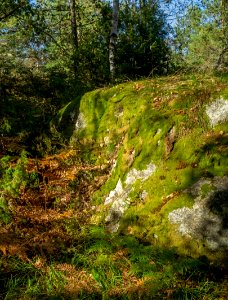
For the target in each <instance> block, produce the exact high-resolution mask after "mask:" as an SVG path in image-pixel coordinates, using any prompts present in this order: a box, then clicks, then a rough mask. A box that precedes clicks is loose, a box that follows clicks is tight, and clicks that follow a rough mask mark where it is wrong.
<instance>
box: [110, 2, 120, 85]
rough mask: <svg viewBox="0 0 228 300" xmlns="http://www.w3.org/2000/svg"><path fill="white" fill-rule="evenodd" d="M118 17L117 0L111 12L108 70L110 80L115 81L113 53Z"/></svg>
mask: <svg viewBox="0 0 228 300" xmlns="http://www.w3.org/2000/svg"><path fill="white" fill-rule="evenodd" d="M118 17H119V0H113V10H112V27H111V32H110V42H109V68H110V75H111V79H112V80H114V79H115V75H116V64H115V52H116V44H117V37H118Z"/></svg>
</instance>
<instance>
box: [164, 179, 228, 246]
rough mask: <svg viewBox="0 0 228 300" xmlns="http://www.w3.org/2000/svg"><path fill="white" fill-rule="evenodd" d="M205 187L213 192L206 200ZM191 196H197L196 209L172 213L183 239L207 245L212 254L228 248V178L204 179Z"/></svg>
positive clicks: (193, 188) (193, 189)
mask: <svg viewBox="0 0 228 300" xmlns="http://www.w3.org/2000/svg"><path fill="white" fill-rule="evenodd" d="M204 184H209V185H210V186H211V188H212V189H211V191H209V192H208V193H207V194H206V195H204V196H203V195H202V193H201V188H202V186H203V185H204ZM188 192H190V193H191V194H192V195H195V196H196V198H195V203H194V205H193V207H192V208H188V207H182V208H178V209H176V210H174V211H172V212H170V213H169V216H168V218H169V221H170V222H171V223H173V224H178V225H179V228H178V231H179V233H181V235H184V236H189V237H191V238H195V239H198V240H201V241H206V243H207V246H208V248H209V249H211V250H216V249H219V248H224V247H228V225H227V221H228V204H227V198H228V177H226V176H224V177H215V178H213V179H209V178H207V179H200V180H199V181H198V182H197V183H196V184H194V185H193V186H192V187H191V188H190V189H188Z"/></svg>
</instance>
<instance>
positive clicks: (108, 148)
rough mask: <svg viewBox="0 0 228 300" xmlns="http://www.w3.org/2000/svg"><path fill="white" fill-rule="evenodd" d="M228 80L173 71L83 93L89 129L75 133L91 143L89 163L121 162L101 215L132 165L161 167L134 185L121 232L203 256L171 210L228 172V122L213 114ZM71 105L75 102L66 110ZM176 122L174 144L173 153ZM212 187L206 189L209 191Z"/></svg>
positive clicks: (97, 198) (99, 200) (106, 188)
mask: <svg viewBox="0 0 228 300" xmlns="http://www.w3.org/2000/svg"><path fill="white" fill-rule="evenodd" d="M226 85H227V82H226V80H225V79H224V78H219V77H213V78H212V77H202V76H199V75H194V76H193V75H186V76H182V77H181V76H171V77H161V78H155V79H152V80H141V81H138V82H128V83H125V84H120V85H117V86H114V87H112V88H104V89H99V90H96V91H93V92H90V93H87V94H85V95H84V96H83V97H82V99H81V103H80V109H79V111H80V112H81V113H82V114H83V116H84V118H85V121H86V128H84V129H83V130H81V131H79V132H78V131H77V132H74V134H73V137H76V139H77V140H78V142H79V143H80V144H81V145H83V153H86V154H84V155H86V156H87V157H86V159H87V160H90V161H92V162H93V163H97V164H100V165H101V164H103V163H108V161H109V160H113V159H116V166H115V168H114V170H112V172H111V173H110V176H109V178H108V180H107V182H106V183H105V184H104V185H103V186H102V187H101V188H100V189H99V190H98V191H97V192H96V193H95V194H94V195H93V203H95V204H97V205H100V209H101V210H104V212H103V213H100V216H101V218H100V220H101V219H102V218H103V219H104V218H105V209H106V208H105V207H104V206H102V205H103V202H104V198H105V197H106V196H107V195H108V194H109V193H110V191H111V190H113V189H114V188H115V187H116V184H117V182H118V180H119V179H121V181H122V183H123V185H124V182H125V179H126V176H127V174H128V172H129V171H130V170H131V169H132V168H136V169H137V170H143V169H146V167H147V165H148V164H149V163H151V162H152V163H153V164H155V165H156V171H155V173H154V174H152V175H151V176H150V177H149V179H147V180H146V181H144V182H140V181H137V182H136V183H135V184H134V185H133V190H132V192H131V193H130V195H129V197H130V198H131V205H130V207H129V209H128V210H127V212H126V213H125V216H124V219H123V220H122V223H121V229H120V230H121V231H122V232H124V233H126V234H129V232H132V234H133V235H136V236H138V237H140V238H142V239H145V238H146V239H147V240H148V241H150V242H153V243H157V244H159V243H160V244H162V245H169V244H172V245H175V246H177V247H179V246H180V247H182V248H183V249H182V250H183V251H184V252H185V253H190V252H191V251H192V252H193V253H197V251H198V250H197V247H198V248H200V249H199V251H198V252H199V253H205V250H204V249H203V247H201V246H199V245H198V244H197V242H195V241H190V240H188V239H185V238H183V237H181V236H180V235H179V234H178V232H177V231H176V227H175V226H174V225H171V224H170V223H169V220H168V214H169V212H171V211H172V210H174V209H177V208H179V207H183V206H187V207H191V206H192V205H193V198H192V197H191V196H189V195H188V194H186V193H183V191H184V190H185V189H187V188H188V187H190V186H191V185H192V184H194V183H195V182H196V181H197V180H199V178H201V177H211V176H212V177H213V176H217V175H218V176H223V175H225V174H228V169H227V167H226V166H228V161H227V159H228V158H227V157H228V155H227V135H226V132H227V130H228V125H227V124H218V125H217V126H216V127H215V128H210V127H209V124H208V121H207V119H206V115H205V104H206V103H208V102H209V101H211V99H216V98H218V97H220V96H222V97H227V86H226ZM72 105H73V104H72ZM72 107H73V106H72ZM70 109H71V106H67V107H66V108H65V109H64V110H63V111H62V112H61V115H62V116H64V115H65V114H67V112H69V110H70ZM61 118H62V119H63V117H61ZM62 119H61V120H62ZM61 122H62V121H61ZM174 126H175V131H176V133H175V137H174V141H173V145H172V146H173V149H171V150H170V152H169V151H168V152H167V147H168V146H167V140H168V134H169V132H170V130H171V129H172V128H173V127H174ZM171 148H172V147H171ZM142 191H147V193H148V194H147V196H146V198H145V199H141V194H142ZM206 192H207V187H203V190H202V193H206ZM98 219H99V218H98ZM154 235H157V236H158V238H157V239H156V238H154ZM201 248H202V249H201Z"/></svg>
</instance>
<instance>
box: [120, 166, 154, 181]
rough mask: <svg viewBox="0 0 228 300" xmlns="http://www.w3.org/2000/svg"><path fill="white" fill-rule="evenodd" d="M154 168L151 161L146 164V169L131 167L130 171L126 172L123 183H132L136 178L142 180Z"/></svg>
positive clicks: (145, 178)
mask: <svg viewBox="0 0 228 300" xmlns="http://www.w3.org/2000/svg"><path fill="white" fill-rule="evenodd" d="M155 170H156V166H155V165H154V164H152V163H150V164H149V165H147V168H146V170H141V171H140V170H136V169H131V171H130V172H129V173H128V175H127V178H126V181H125V183H126V184H127V185H131V184H134V183H135V181H136V180H137V179H140V180H142V181H145V180H147V179H148V178H149V177H150V176H151V175H152V174H153V173H154V171H155Z"/></svg>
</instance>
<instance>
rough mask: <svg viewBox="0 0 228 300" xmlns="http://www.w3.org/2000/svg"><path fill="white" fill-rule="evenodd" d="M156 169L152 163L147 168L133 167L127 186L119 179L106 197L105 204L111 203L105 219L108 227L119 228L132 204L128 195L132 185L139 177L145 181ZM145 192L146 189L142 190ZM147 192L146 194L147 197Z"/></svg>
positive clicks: (113, 230)
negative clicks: (138, 168)
mask: <svg viewBox="0 0 228 300" xmlns="http://www.w3.org/2000/svg"><path fill="white" fill-rule="evenodd" d="M155 170H156V166H155V165H154V164H152V163H150V164H148V165H147V168H146V169H145V170H141V171H140V170H136V169H132V170H131V171H130V172H129V173H128V175H127V178H126V180H125V184H126V187H125V188H123V185H122V182H121V179H119V180H118V182H117V185H116V187H115V189H114V190H112V191H111V192H110V193H109V195H108V196H107V197H106V198H105V202H104V204H105V205H108V204H111V208H110V210H109V213H108V216H107V217H106V219H105V221H106V224H107V228H108V229H109V230H110V231H111V232H116V231H117V230H118V229H119V225H120V220H121V218H122V216H123V214H124V212H125V211H126V209H127V208H128V207H129V205H130V198H129V197H128V196H129V194H130V192H131V191H132V189H133V188H132V185H133V184H134V183H135V181H136V180H137V179H140V180H141V181H145V180H146V179H148V178H149V177H150V176H151V175H152V173H154V171H155ZM142 193H143V194H145V191H143V192H142ZM146 195H147V194H145V197H146Z"/></svg>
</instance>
